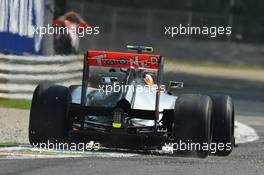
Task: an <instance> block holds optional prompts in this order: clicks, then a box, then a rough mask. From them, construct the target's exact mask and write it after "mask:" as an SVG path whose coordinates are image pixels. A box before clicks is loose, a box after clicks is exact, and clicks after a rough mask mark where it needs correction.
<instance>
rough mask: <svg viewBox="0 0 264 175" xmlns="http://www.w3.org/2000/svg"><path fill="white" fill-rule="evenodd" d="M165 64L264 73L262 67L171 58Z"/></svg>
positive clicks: (263, 67)
mask: <svg viewBox="0 0 264 175" xmlns="http://www.w3.org/2000/svg"><path fill="white" fill-rule="evenodd" d="M165 63H166V64H168V65H171V64H173V65H174V64H175V65H177V64H178V65H187V66H198V67H212V68H224V69H240V70H261V71H264V66H258V65H244V64H241V65H238V64H223V63H211V62H195V61H182V60H175V59H171V58H166V60H165Z"/></svg>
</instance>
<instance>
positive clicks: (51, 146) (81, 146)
mask: <svg viewBox="0 0 264 175" xmlns="http://www.w3.org/2000/svg"><path fill="white" fill-rule="evenodd" d="M32 146H33V147H34V148H33V149H34V150H37V151H39V152H40V153H41V152H43V151H78V152H85V151H98V150H99V149H100V144H99V143H98V142H94V141H90V142H86V143H83V142H78V143H75V142H70V143H63V142H57V141H55V142H52V141H50V140H48V141H47V142H45V143H33V144H32Z"/></svg>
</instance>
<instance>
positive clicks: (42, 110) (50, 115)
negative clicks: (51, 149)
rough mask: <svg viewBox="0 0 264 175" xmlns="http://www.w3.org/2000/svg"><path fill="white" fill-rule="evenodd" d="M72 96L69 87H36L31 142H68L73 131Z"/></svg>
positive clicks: (31, 114) (30, 124)
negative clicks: (71, 130)
mask: <svg viewBox="0 0 264 175" xmlns="http://www.w3.org/2000/svg"><path fill="white" fill-rule="evenodd" d="M70 104H71V94H70V91H69V89H68V88H67V87H64V86H59V85H48V84H40V85H38V86H37V87H36V89H35V91H34V94H33V99H32V105H31V110H30V121H29V142H30V143H31V144H35V145H36V144H40V143H47V142H48V141H49V142H64V141H66V138H67V134H68V131H69V130H70V129H71V122H70V121H71V120H70V119H69V118H68V117H69V116H68V115H69V109H70Z"/></svg>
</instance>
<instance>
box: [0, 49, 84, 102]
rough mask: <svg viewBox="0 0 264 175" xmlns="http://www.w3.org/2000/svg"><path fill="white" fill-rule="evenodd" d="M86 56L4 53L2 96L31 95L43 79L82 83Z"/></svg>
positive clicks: (0, 79) (0, 69)
mask: <svg viewBox="0 0 264 175" xmlns="http://www.w3.org/2000/svg"><path fill="white" fill-rule="evenodd" d="M81 77H82V56H80V55H70V56H16V55H3V54H0V98H12V99H31V98H32V94H33V91H34V89H35V87H36V86H37V84H39V83H46V82H49V83H56V84H62V85H65V86H69V85H71V84H80V83H81Z"/></svg>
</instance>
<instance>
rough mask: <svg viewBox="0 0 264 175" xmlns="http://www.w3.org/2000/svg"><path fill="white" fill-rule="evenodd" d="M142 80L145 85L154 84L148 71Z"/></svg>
mask: <svg viewBox="0 0 264 175" xmlns="http://www.w3.org/2000/svg"><path fill="white" fill-rule="evenodd" d="M144 81H145V83H146V84H147V85H150V86H151V85H153V84H154V81H153V78H152V76H151V75H150V74H148V73H146V74H145V78H144Z"/></svg>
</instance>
